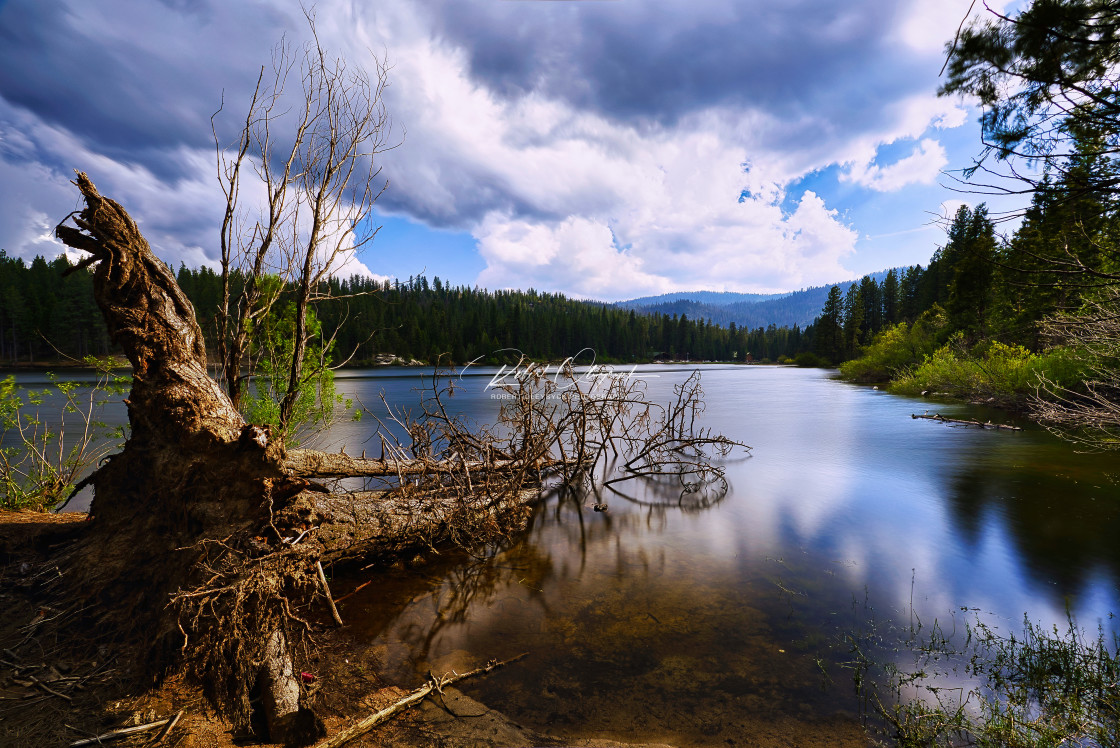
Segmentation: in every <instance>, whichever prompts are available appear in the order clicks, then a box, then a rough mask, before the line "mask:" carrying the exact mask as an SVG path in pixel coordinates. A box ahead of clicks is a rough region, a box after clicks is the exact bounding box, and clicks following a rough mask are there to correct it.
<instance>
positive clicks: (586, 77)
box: [431, 0, 929, 125]
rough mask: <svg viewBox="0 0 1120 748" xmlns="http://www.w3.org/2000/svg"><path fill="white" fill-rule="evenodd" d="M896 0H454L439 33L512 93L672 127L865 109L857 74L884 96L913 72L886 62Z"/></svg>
mask: <svg viewBox="0 0 1120 748" xmlns="http://www.w3.org/2000/svg"><path fill="white" fill-rule="evenodd" d="M899 12H900V4H899V3H897V2H893V1H891V0H877V1H876V2H871V3H864V4H859V5H857V4H852V3H836V2H834V1H833V0H811V1H806V2H789V3H773V2H727V3H706V4H702V5H701V4H698V3H671V2H647V3H641V4H639V3H634V2H627V1H626V0H621V1H620V2H578V3H577V2H571V3H550V2H529V1H522V2H493V3H462V2H457V1H454V0H447V1H446V2H443V3H441V4H440V5H439V6H438V10H435V11H433V12H432V14H431V15H432V19H433V24H434V25H435V26H436V28H437V29H438V31H439V33H440V34H442V35H443V36H445V37H446V38H448V39H451V40H454V41H455V42H456V43H458V44H460V45H462V46H463V47H464V48H465V49H467V50H468V52H469V55H470V61H471V70H472V73H473V74H474V76H475V77H476V78H478V79H479V80H481V81H484V82H485V83H486V84H487V85H489V86H491V87H492V88H493V89H494V90H496V91H499V92H501V93H504V94H505V95H507V96H516V95H520V94H523V93H525V92H527V91H530V90H540V91H544V92H545V93H547V94H548V95H551V96H558V97H562V98H564V99H565V100H567V101H568V102H570V103H571V104H572V105H574V106H578V107H580V108H590V109H593V110H595V111H598V112H600V113H603V114H605V115H607V116H611V117H614V118H619V119H624V120H631V121H641V120H648V121H652V122H656V123H658V124H661V125H671V124H673V123H674V122H675V121H676V120H677V119H678V118H679V117H681V116H683V115H685V114H688V113H690V112H693V111H696V110H699V109H704V108H707V107H710V106H713V105H730V106H747V107H757V108H761V109H765V110H767V111H769V112H772V113H774V114H777V115H779V116H782V117H797V116H801V115H803V114H806V113H809V114H819V113H820V112H821V111H828V112H832V113H835V114H838V115H842V116H844V117H852V118H856V119H858V118H860V117H863V116H866V115H865V114H864V113H865V112H866V110H865V109H863V108H862V107H861V106H860V105H861V103H868V102H858V101H852V100H851V98H850V97H851V92H852V89H853V83H855V82H857V79H858V80H859V81H861V82H862V83H863V86H864V88H863V90H864V91H866V93H867V95H868V96H870V97H881V98H883V99H888V98H891V97H894V96H896V95H897V94H898V92H899V90H900V89H908V88H912V87H913V77H914V75H915V74H918V73H921V72H924V73H925V74H926V75H928V74H929V71H928V70H924V71H923V70H918V69H915V66H914V65H912V64H907V63H903V62H900V61H898V60H894V61H892V62H891V64H889V65H884V64H882V63H883V61H884V60H890V55H889V51H890V47H891V45H892V44H893V43H894V42H893V41H892V40H891V38H890V37H891V34H890V33H889V32H890V31H891V30H892V27H893V25H894V23H895V21H896V14H897V13H899Z"/></svg>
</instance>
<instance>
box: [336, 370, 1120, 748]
mask: <svg viewBox="0 0 1120 748" xmlns="http://www.w3.org/2000/svg"><path fill="white" fill-rule="evenodd" d="M689 371H690V370H688V369H685V368H682V367H680V366H660V367H658V366H646V367H639V369H638V374H639V376H641V377H642V378H643V379H644V381H645V383H646V385H647V393H648V396H649V398H650V399H651V400H653V401H659V400H660V401H667V400H668V398H669V397H670V396H671V394H672V387H673V385H674V384H679V383H680V382H682V381H683V380H684V379H685V377H686V376H687V375H688V373H689ZM829 375H830V372H826V371H821V370H812V369H793V368H775V367H762V366H724V367H721V366H708V367H704V368H703V369H702V376H703V379H702V384H703V387H704V390H705V395H706V402H707V411H706V413H705V418H706V425H709V426H711V427H713V428H715V429H716V430H718V431H720V432H722V433H724V434H726V435H727V436H730V437H732V438H734V439H738V440H741V441H743V442H746V443H747V444H749V445H751V447H752V451H751V454H750V457H749V458H747V459H740V460H737V461H734V462H732V463H730V464H729V465H728V478H729V480H730V492H729V493H728V495H727V497H726V498H725V499H724V500H723V501H722V502H720V503H718V504H716V505H715V506H712V507H710V508H708V509H706V510H703V511H686V510H682V509H680V508H676V507H648V506H643V505H640V504H637V503H631V502H628V501H626V500H624V499H621V498H617V497H612V498H609V499H608V501H609V503H610V508H609V511H607V512H606V513H598V512H594V511H592V510H591V508H590V506H589V505H590V503H591V500H590V499H588V500H585V501H583V502H581V501H578V500H570V499H567V500H561V499H553V500H551V501H550V502H549V503H547V504H546V505H545V506H544V507H542V508H541V510H540V511H539V512H538V514H537V515H536V517H535V520H534V524H533V527H532V529H531V531H530V532H529V533H528V534H527V536H526V537H524V538H521V539H518V541H517V542H516V543H514V544H513V545H512V546H511V547H509V548H507V549H504V550H502V551H501V552H498V553H496V554H494V555H492V556H490V557H488V558H482V559H476V558H470V557H466V556H454V557H451V558H448V559H445V560H444V561H442V562H441V563H440V564H437V565H436V566H427V567H419V568H417V569H413V570H407V569H405V570H395V571H393V572H391V573H388V574H384V575H381V576H380V577H378V578H377V579H376V581H375V583H374V584H372V585H370V586H369V587H367V588H365V589H363V590H362V591H361V592H359V593H358V594H357V595H355V596H354V597H353V598H351V599H349V600H348V601H346V603H345V604H344V608H345V610H344V611H343V615H344V617H345V619H346V620H347V622H348V623H350V624H351V625H352V626H353V627H354V628H355V630H356V631H357V632H359V634H360V635H362V636H365V637H366V638H367V639H368V640H369V641H370V642H372V644H373V646H375V647H377V648H378V652H379V653H380V654H381V657H382V660H383V662H384V663H385V665H386V667H387V668H388V669H389V670H390V672H394V673H395V674H396V675H397V677H400V678H402V679H405V680H415V679H417V678H418V675H417V674H418V673H426V672H427V670H428V668H429V667H432V668H434V669H435V670H436V671H437V672H440V671H441V669H445V668H447V667H457V668H459V669H460V670H461V669H462V668H463V667H465V666H467V665H469V664H471V663H472V662H474V661H479V660H481V661H484V660H486V659H489V658H492V657H497V658H504V657H509V656H513V655H516V654H518V653H520V652H524V651H528V652H531V653H532V654H531V656H530V657H529V658H527V659H526V660H524V661H522V662H520V663H518V664H517V665H516V666H513V667H510V668H508V669H506V670H503V671H499V672H497V673H495V674H492V675H490V676H487V678H485V679H481V680H479V681H478V682H477V683H474V684H469V685H467V686H466V687H465V689H464V690H467V691H468V692H469V693H471V694H473V695H475V696H477V697H478V698H480V699H481V700H482V701H484V702H485V703H487V704H489V705H491V706H493V707H495V708H497V709H500V710H502V711H504V712H506V713H507V714H510V715H511V716H513V718H514V719H515V720H517V721H519V722H521V723H523V724H527V725H530V726H532V727H534V728H537V729H539V730H542V731H545V732H548V733H550V734H557V735H560V736H568V737H575V736H595V737H600V738H614V739H622V740H639V739H641V740H665V741H667V742H675V743H677V744H683V745H731V744H759V745H766V744H772V745H786V744H796V745H810V744H820V745H825V744H829V745H842V744H853V745H854V744H858V743H859V742H860V740H861V736H862V733H861V731H860V730H859V729H858V727H857V726H856V723H855V721H854V720H853V718H852V714H853V712H854V711H855V708H856V703H855V699H854V697H853V693H852V687H851V685H850V679H849V678H848V676H847V675H846V673H845V671H843V670H842V669H838V668H837V667H836V664H837V662H838V661H839V660H841V659H843V657H844V653H843V652H842V651H838V650H837V648H836V641H837V638H838V636H839V634H840V633H841V632H842V631H844V630H846V629H848V628H852V627H857V628H858V627H860V626H863V625H865V622H866V620H867V618H868V617H874V618H876V619H878V620H880V621H882V620H887V619H894V620H896V621H902V622H904V621H910V620H915V619H918V620H922V621H923V622H925V623H926V624H927V625H928V624H930V623H932V622H933V621H934V620H935V619H936V620H937V622H938V623H939V624H940V625H941V626H942V628H943V629H944V630H946V631H952V630H953V629H954V628H958V627H959V629H960V630H963V628H964V623H965V622H966V621H967V620H971V619H972V616H973V613H972V612H969V611H965V610H964V609H979V610H980V611H981V612H982V613H983V614H984V615H985V618H986V620H987V621H989V622H990V623H994V624H995V625H997V626H1000V627H1001V628H1002V629H1003V630H1005V631H1015V630H1018V627H1019V625H1020V624H1021V622H1022V620H1023V616H1024V614H1026V615H1028V616H1029V617H1030V618H1031V619H1032V620H1034V621H1036V622H1042V623H1044V624H1051V623H1058V624H1060V623H1063V622H1064V621H1065V619H1066V611H1067V609H1068V610H1070V611H1072V613H1073V614H1074V615H1075V616H1076V617H1077V620H1078V623H1079V624H1081V625H1083V626H1086V627H1088V628H1089V629H1090V630H1092V629H1095V627H1096V626H1097V624H1098V623H1101V624H1103V625H1104V626H1105V627H1106V628H1112V621H1111V617H1110V614H1111V612H1113V611H1120V605H1118V602H1120V589H1118V585H1120V543H1118V542H1117V538H1120V480H1118V479H1120V464H1118V463H1117V460H1116V458H1115V456H1113V455H1085V454H1078V453H1076V452H1075V451H1074V450H1073V449H1071V448H1070V446H1069V445H1067V444H1066V443H1064V442H1061V441H1059V440H1057V439H1055V438H1054V437H1052V436H1051V435H1049V434H1048V433H1046V432H1044V431H1041V430H1039V429H1037V428H1031V427H1030V426H1029V424H1025V423H1024V424H1021V425H1024V426H1027V428H1026V429H1025V430H1024V431H1020V432H1012V431H995V430H980V429H974V428H964V427H950V426H946V425H943V424H938V423H934V422H931V421H925V420H915V419H912V418H911V417H910V416H911V414H912V413H923V412H925V411H926V410H929V411H930V412H940V413H942V414H943V415H946V416H948V417H965V418H978V419H980V420H985V421H986V420H989V419H992V420H996V421H1002V422H1005V423H1006V422H1013V421H1011V419H1010V418H1009V416H1007V414H1004V413H1001V412H997V411H991V412H988V411H985V410H984V409H981V408H976V407H970V406H965V405H956V404H954V405H949V404H943V403H941V404H939V403H933V402H930V401H927V400H915V399H908V398H902V397H897V396H893V395H889V394H887V393H885V392H881V391H878V390H874V389H871V388H867V387H859V386H853V385H849V384H845V383H842V382H838V381H835V380H832V379H830V378H829ZM489 376H490V372H486V371H483V372H478V375H476V376H471V377H465V378H464V382H463V384H464V385H465V386H464V387H463V389H462V390H461V391H460V392H459V394H457V395H456V397H455V399H454V400H453V401H452V402H453V404H455V406H456V408H457V409H459V410H460V411H462V412H465V413H468V414H470V415H471V416H472V417H475V418H477V419H479V420H480V421H483V422H492V421H493V418H494V416H495V414H496V412H497V408H498V401H496V400H493V399H491V397H490V393H488V392H486V391H485V386H486V383H487V382H488V381H489ZM418 380H419V374H418V373H417V372H414V371H409V370H395V371H384V370H383V371H378V372H372V373H369V372H366V373H358V372H348V373H343V374H340V377H339V380H338V386H339V389H340V390H341V391H345V392H349V393H354V394H358V395H359V396H360V397H361V398H362V399H363V400H364V401H365V402H366V403H367V404H369V403H373V402H375V400H376V394H377V393H378V392H380V391H384V392H385V394H386V396H387V398H388V399H389V401H390V402H407V401H409V400H410V398H415V394H414V393H413V391H412V390H413V388H415V387H416V386H417V385H418V384H419V381H418ZM363 429H364V431H363ZM368 430H369V424H368V423H367V424H362V423H359V424H349V423H345V424H339V425H338V426H337V427H336V428H335V429H334V430H333V431H332V433H331V439H333V440H335V441H343V442H345V443H346V444H347V447H348V450H347V451H348V452H350V453H351V454H354V453H355V450H356V449H360V448H361V447H360V442H361V440H362V439H364V438H365V436H364V435H365V434H368ZM822 668H823V670H824V671H827V672H828V673H829V675H830V676H831V677H832V678H833V683H832V685H831V686H829V685H828V681H827V679H826V678H825V676H824V675H823V672H822Z"/></svg>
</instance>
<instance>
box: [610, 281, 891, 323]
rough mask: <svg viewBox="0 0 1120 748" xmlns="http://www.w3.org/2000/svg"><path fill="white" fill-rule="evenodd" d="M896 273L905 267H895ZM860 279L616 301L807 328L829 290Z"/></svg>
mask: <svg viewBox="0 0 1120 748" xmlns="http://www.w3.org/2000/svg"><path fill="white" fill-rule="evenodd" d="M894 270H895V272H900V271H905V268H894ZM890 271H891V269H890V268H888V269H886V270H880V271H879V272H876V273H868V275H870V276H871V277H872V279H874V280H875V282H876V283H881V282H882V281H883V279H884V278H886V277H887V273H889V272H890ZM859 282H860V279H853V280H847V281H840V282H838V283H829V284H828V285H825V286H813V287H811V288H803V289H801V290H800V291H790V292H788V293H784V294H751V293H732V292H720V291H677V292H674V293H667V294H662V295H661V296H645V297H641V298H637V299H629V300H627V301H619V302H616V303H615V304H614V306H616V307H620V308H622V309H633V310H634V311H635V312H638V313H639V314H668V315H673V314H676V315H677V316H680V315H682V314H687V315H688V318H689V319H692V320H695V319H706V320H708V321H709V322H712V323H715V324H717V325H721V326H723V327H728V326H730V325H731V323H735V326H736V327H746V328H748V329H751V330H753V329H755V328H757V327H763V328H765V327H769V326H770V325H774V326H776V327H793V326H794V325H797V326H798V327H805V326H806V325H808V324H810V323H811V322H812V321H813V320H814V319H816V318H817V317H818V316H819V315H820V313H821V309H822V308H824V302H825V299H826V298H827V297H828V291H829V289H830V288H832V287H833V286H839V287H840V293H841V294H843V293H847V291H848V288H849V287H851V286H852V285H854V284H856V283H859Z"/></svg>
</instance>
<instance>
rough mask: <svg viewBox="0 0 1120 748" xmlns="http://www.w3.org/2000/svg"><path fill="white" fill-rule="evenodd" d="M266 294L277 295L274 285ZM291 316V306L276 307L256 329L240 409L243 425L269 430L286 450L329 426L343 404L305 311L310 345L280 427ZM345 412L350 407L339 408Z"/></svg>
mask: <svg viewBox="0 0 1120 748" xmlns="http://www.w3.org/2000/svg"><path fill="white" fill-rule="evenodd" d="M271 292H272V293H279V286H278V285H276V286H275V287H274V288H273V289H272V290H271ZM295 314H296V306H295V304H294V303H293V302H286V303H278V304H275V305H273V306H272V309H271V311H270V313H269V314H268V315H267V316H265V318H264V319H262V320H260V321H259V322H258V323H257V324H256V326H255V328H254V331H253V333H254V334H253V337H252V346H253V349H252V356H253V358H254V360H256V361H257V364H256V371H255V373H254V376H253V380H252V387H251V388H250V392H249V396H248V397H246V398H245V401H244V403H243V407H242V410H243V411H244V416H245V419H246V420H247V421H249V422H250V423H256V424H262V425H268V426H271V427H272V428H273V431H274V432H275V433H276V434H280V435H281V436H283V438H284V441H285V442H286V443H287V444H288V445H289V446H291V445H294V444H296V443H298V442H299V440H300V439H301V438H302V437H303V436H306V434H308V433H310V432H312V431H316V430H320V429H322V428H325V427H327V426H329V425H330V423H331V421H332V420H333V418H334V409H335V404H336V403H343V399H342V397H341V396H340V395H337V394H336V393H335V388H334V372H333V371H332V370H331V368H330V364H331V355H332V351H333V341H330V340H326V341H325V340H324V338H323V326H322V323H320V322H319V319H318V317H317V316H316V315H315V312H314V311H313V310H312V311H308V314H307V332H308V334H309V335H310V336H311V339H312V342H311V344H310V345H309V346H308V349H307V358H306V359H305V360H304V363H303V370H302V371H301V372H300V373H299V394H298V396H297V398H296V403H295V408H294V409H293V411H292V417H291V420H290V422H289V423H287V424H282V423H281V417H280V403H281V401H282V400H283V398H284V393H285V392H287V389H288V380H289V376H290V373H291V369H292V358H293V355H294V348H295V346H294V342H293V341H294V337H295ZM345 407H347V408H349V407H350V404H349V403H348V402H347V403H345Z"/></svg>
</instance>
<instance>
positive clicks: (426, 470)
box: [284, 449, 562, 478]
mask: <svg viewBox="0 0 1120 748" xmlns="http://www.w3.org/2000/svg"><path fill="white" fill-rule="evenodd" d="M561 464H562V463H561V462H560V461H559V460H540V461H538V465H536V467H539V468H541V469H545V468H552V467H556V466H559V465H561ZM523 466H524V463H523V462H522V461H521V460H492V461H490V462H481V461H478V460H471V461H466V462H453V461H450V460H424V459H416V460H386V459H376V460H374V459H367V458H365V457H351V456H350V455H348V454H344V453H340V454H332V453H328V452H319V451H317V450H313V449H293V450H290V451H289V452H288V454H287V457H286V458H285V459H284V470H285V472H286V473H287V474H288V475H289V476H296V477H302V478H340V477H369V478H384V477H392V476H415V475H439V474H443V475H453V474H460V473H461V472H462V471H463V470H464V469H466V470H468V471H470V472H472V473H480V472H493V471H497V472H500V471H503V470H504V471H510V470H518V469H520V468H521V467H523Z"/></svg>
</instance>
